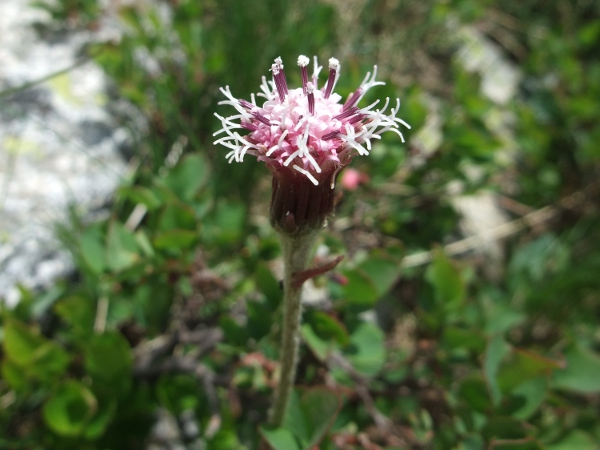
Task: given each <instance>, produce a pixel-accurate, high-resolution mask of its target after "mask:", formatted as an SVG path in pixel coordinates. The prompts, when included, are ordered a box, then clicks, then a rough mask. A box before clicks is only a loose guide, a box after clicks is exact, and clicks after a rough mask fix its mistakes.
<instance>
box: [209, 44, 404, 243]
mask: <svg viewBox="0 0 600 450" xmlns="http://www.w3.org/2000/svg"><path fill="white" fill-rule="evenodd" d="M309 61H310V60H309V59H308V58H307V57H306V56H304V55H300V56H299V57H298V66H300V72H301V75H302V87H299V88H296V89H291V90H290V89H289V88H288V85H287V81H286V77H285V72H284V66H283V61H282V60H281V58H276V59H275V62H274V64H273V65H272V66H271V72H272V77H273V79H272V80H270V81H267V78H266V77H264V76H263V78H262V85H261V92H259V93H258V94H256V95H254V94H252V95H251V98H250V101H247V100H243V99H238V98H236V97H234V96H233V94H232V93H231V91H230V89H229V86H226V87H225V88H221V92H222V93H223V94H224V95H225V97H227V100H223V101H222V102H219V104H220V105H231V106H233V107H234V108H235V109H236V112H237V114H234V115H232V116H229V117H222V116H220V115H219V114H215V115H216V116H217V117H218V118H219V120H221V124H222V126H223V127H222V128H221V129H220V130H219V131H217V132H216V133H215V136H216V135H222V134H224V136H222V137H220V138H219V139H218V140H217V141H215V144H221V145H223V146H225V147H227V148H229V149H230V150H231V151H230V152H229V153H228V154H227V155H226V157H227V158H228V159H229V162H232V161H236V162H242V161H243V160H244V157H245V156H246V155H252V156H255V157H256V158H257V159H258V160H259V161H263V162H264V163H266V164H267V167H269V169H270V170H271V171H272V172H273V197H272V199H271V222H272V223H273V225H274V226H275V227H276V228H277V229H279V230H280V231H284V232H289V233H297V232H302V231H303V230H304V229H305V228H310V229H313V228H318V227H321V226H322V225H323V223H324V222H325V220H326V218H327V216H328V215H330V214H331V213H332V212H333V189H334V187H335V180H336V177H337V175H338V174H339V172H340V171H341V170H342V169H343V168H344V167H346V166H347V165H348V164H349V163H350V161H351V159H352V157H354V156H355V155H368V154H369V152H370V150H371V145H372V141H373V139H380V138H381V134H382V133H384V132H386V131H392V132H394V133H396V134H398V135H399V136H400V139H402V142H404V137H403V136H402V133H401V132H400V130H399V128H400V125H403V126H405V127H407V128H410V126H409V125H408V124H407V123H406V122H404V121H403V120H402V119H400V118H397V117H396V114H397V113H398V110H399V109H400V100H399V99H396V103H395V106H394V107H391V108H390V110H389V112H388V113H386V111H387V110H388V107H389V106H390V105H389V103H390V101H389V98H388V99H386V101H385V103H384V105H383V107H382V108H380V109H379V108H376V106H378V105H379V103H380V102H379V100H378V101H376V102H375V103H372V104H371V105H369V106H366V107H364V108H359V107H358V103H359V102H360V100H361V99H362V97H363V96H364V95H365V93H366V92H367V91H368V90H369V89H371V88H372V87H373V86H377V85H383V84H385V83H383V82H381V81H376V76H377V66H375V67H374V69H373V74H372V75H371V73H370V72H369V73H367V76H366V77H365V79H364V80H363V82H362V84H361V85H360V87H359V88H358V89H357V90H356V91H354V92H353V93H351V94H350V95H349V96H348V98H347V99H346V101H345V103H341V97H340V96H339V95H338V94H336V93H334V92H333V89H334V87H335V84H336V82H337V80H338V77H339V74H340V63H339V61H338V60H337V59H335V58H330V59H329V76H328V78H327V82H326V83H325V85H324V86H323V87H322V88H321V89H319V87H318V76H319V73H320V72H321V69H322V67H321V66H319V65H318V62H317V58H316V56H315V57H314V70H313V73H312V76H310V77H309V74H308V69H307V66H308V64H309ZM257 97H263V98H264V99H265V101H264V103H263V104H262V106H261V105H259V103H258V102H257V99H256V98H257ZM241 130H247V131H248V132H247V134H244V135H242V134H240V131H241Z"/></svg>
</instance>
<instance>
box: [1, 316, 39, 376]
mask: <svg viewBox="0 0 600 450" xmlns="http://www.w3.org/2000/svg"><path fill="white" fill-rule="evenodd" d="M44 342H46V339H45V338H44V337H43V336H41V335H40V334H39V333H38V332H37V331H33V330H31V329H30V328H29V327H27V326H26V325H25V324H23V323H21V322H18V321H16V320H7V321H6V322H5V323H4V351H5V352H6V355H7V356H8V357H9V358H10V359H11V360H12V361H14V362H15V363H16V364H18V365H20V366H26V365H28V364H29V363H31V362H32V361H33V359H34V358H35V351H36V350H37V349H38V348H39V347H40V346H41V345H42V344H43V343H44Z"/></svg>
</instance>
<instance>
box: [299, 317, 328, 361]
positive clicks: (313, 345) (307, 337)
mask: <svg viewBox="0 0 600 450" xmlns="http://www.w3.org/2000/svg"><path fill="white" fill-rule="evenodd" d="M300 332H301V334H302V339H304V342H306V345H308V347H309V348H310V349H311V350H312V352H313V353H314V355H315V356H316V357H317V358H318V359H319V360H320V361H323V362H325V360H326V359H327V356H328V355H329V352H330V351H331V350H333V349H334V348H335V345H334V344H333V343H332V342H331V341H326V340H324V339H321V338H320V337H319V336H317V334H316V333H315V332H314V331H313V329H312V327H311V326H310V325H309V324H307V323H305V324H303V325H302V327H301V328H300Z"/></svg>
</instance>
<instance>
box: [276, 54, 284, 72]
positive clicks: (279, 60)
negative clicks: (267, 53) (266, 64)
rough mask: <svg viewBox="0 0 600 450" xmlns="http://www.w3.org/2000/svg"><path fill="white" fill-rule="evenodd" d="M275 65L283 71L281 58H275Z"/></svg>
mask: <svg viewBox="0 0 600 450" xmlns="http://www.w3.org/2000/svg"><path fill="white" fill-rule="evenodd" d="M275 64H277V67H279V68H280V69H283V60H282V59H281V56H278V57H277V58H275Z"/></svg>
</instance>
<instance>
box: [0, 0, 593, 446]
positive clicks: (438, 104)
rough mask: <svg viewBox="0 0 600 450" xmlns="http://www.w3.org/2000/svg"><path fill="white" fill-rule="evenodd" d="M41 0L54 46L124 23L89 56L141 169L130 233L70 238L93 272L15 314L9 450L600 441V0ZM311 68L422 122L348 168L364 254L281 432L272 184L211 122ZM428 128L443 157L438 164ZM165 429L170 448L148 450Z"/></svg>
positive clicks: (308, 360) (326, 310) (3, 398)
mask: <svg viewBox="0 0 600 450" xmlns="http://www.w3.org/2000/svg"><path fill="white" fill-rule="evenodd" d="M37 3H38V6H39V7H40V8H44V9H46V10H47V11H49V12H50V13H51V16H52V18H53V21H52V22H49V23H46V24H44V25H43V26H45V27H49V28H50V29H53V30H55V31H56V30H59V31H60V30H63V29H71V30H72V29H87V30H94V29H95V28H97V27H98V26H100V25H101V24H102V20H103V19H105V18H106V17H108V16H109V15H114V14H115V12H116V13H117V16H116V17H117V18H118V20H119V21H120V23H121V25H122V26H123V27H124V29H125V30H126V31H125V34H124V35H123V36H122V38H121V39H120V40H118V41H114V42H100V43H97V44H95V45H94V46H93V47H94V48H90V49H88V51H89V52H90V54H91V55H94V59H95V60H96V62H97V63H98V64H99V65H101V66H102V68H103V69H104V70H105V71H106V73H107V74H108V75H109V77H110V78H111V80H112V83H113V91H112V95H113V96H114V100H115V101H114V103H113V104H114V105H115V111H114V112H115V114H117V115H120V116H121V117H122V120H123V123H125V124H127V125H129V126H130V128H131V132H132V135H133V136H134V137H135V139H136V141H135V146H134V148H133V150H132V154H131V158H132V159H133V161H134V162H135V166H136V167H137V169H136V170H135V173H134V174H133V175H132V176H131V177H130V178H128V179H126V180H124V181H123V185H122V187H121V188H120V190H119V191H118V192H117V193H116V195H115V198H114V201H113V203H112V204H111V205H110V216H109V218H107V219H106V220H104V221H101V222H96V223H87V222H85V221H84V220H80V219H77V218H74V219H73V222H72V223H71V224H69V225H68V226H65V227H64V228H62V229H60V230H59V232H60V233H61V236H62V237H63V238H64V242H65V245H66V246H68V248H69V249H70V250H71V251H72V254H73V257H74V259H75V261H76V264H77V273H76V275H75V276H74V277H73V278H72V279H70V280H64V281H61V282H58V283H57V284H56V286H55V287H54V288H53V289H51V290H49V291H47V292H27V291H25V290H23V293H22V295H23V299H22V301H21V302H20V303H19V305H18V306H17V307H16V308H14V309H12V310H8V309H6V308H4V309H3V310H2V312H1V319H0V320H1V340H2V347H1V353H2V365H1V378H0V405H2V407H1V408H0V447H2V448H9V449H18V448H27V449H30V448H53V449H75V448H77V449H84V448H90V449H92V448H109V449H120V448H122V449H134V448H143V447H145V446H148V445H155V446H156V447H154V448H167V446H168V445H170V444H169V442H170V443H171V444H172V443H173V442H180V443H183V444H184V445H185V446H187V447H189V448H208V449H232V448H248V449H252V448H260V445H261V444H260V442H261V441H262V442H263V443H262V445H263V446H264V445H267V444H266V442H268V443H269V444H270V445H271V446H272V447H273V448H276V449H302V448H312V447H314V446H315V445H319V448H322V449H334V448H341V449H351V448H367V449H379V448H386V449H402V448H404V449H450V448H453V449H462V450H476V449H515V450H517V449H519V450H521V449H522V450H525V449H527V450H529V449H547V450H561V449H573V448H577V449H582V450H592V449H598V448H600V447H599V445H598V442H600V425H599V423H600V421H599V420H598V406H599V403H600V376H599V374H600V353H599V352H600V334H599V332H598V326H597V323H598V317H600V316H599V314H600V278H599V277H598V273H599V270H600V244H599V243H600V236H599V235H598V234H599V230H600V227H598V224H599V218H600V213H599V211H598V206H597V205H598V193H599V186H598V179H599V161H600V152H599V148H600V147H598V140H599V139H600V125H599V124H598V121H597V112H598V106H597V101H598V98H600V61H599V60H598V58H597V56H596V50H597V48H598V45H599V44H600V21H599V20H598V19H597V17H600V6H599V5H600V4H599V3H597V2H593V1H583V0H579V1H558V2H541V1H536V0H525V1H520V2H514V3H510V4H508V3H507V2H500V1H496V0H487V1H484V2H482V1H477V0H449V1H444V2H407V1H385V0H383V1H381V0H377V1H352V2H337V1H334V0H331V1H327V2H325V1H323V2H317V1H309V2H302V3H300V2H291V1H274V0H262V1H259V2H234V1H232V0H221V1H219V2H216V1H205V2H197V1H193V0H178V1H171V2H156V3H150V2H138V3H132V4H129V3H127V4H126V3H125V2H124V3H123V4H122V5H121V4H120V3H119V2H116V3H115V5H116V10H115V9H114V7H115V5H113V9H107V7H105V6H102V5H103V3H101V2H98V1H97V0H60V1H56V2H52V3H50V2H48V3H46V2H45V1H40V2H37ZM465 29H467V30H475V31H477V32H478V33H480V34H481V35H482V36H483V37H485V38H486V39H489V40H490V41H492V42H493V43H494V44H495V45H497V46H498V48H499V49H500V51H501V54H502V56H503V58H505V59H506V60H507V61H508V62H509V63H510V64H513V65H514V66H515V67H516V68H517V69H518V70H519V73H520V78H519V81H518V90H517V91H516V92H515V94H514V95H513V96H512V97H511V99H510V101H509V102H507V103H506V104H501V105H499V104H495V103H494V102H492V101H490V100H489V98H487V97H485V96H484V95H483V94H482V93H481V90H480V89H479V86H480V82H481V80H480V78H479V76H480V75H478V74H477V73H473V72H470V71H468V70H466V69H465V65H464V64H461V51H462V50H463V49H464V39H463V36H464V34H463V33H464V30H465ZM300 53H304V54H308V55H312V54H316V55H318V56H320V58H321V59H322V60H323V59H324V58H328V57H329V56H330V55H336V56H337V57H338V58H339V59H340V60H341V62H342V67H343V69H342V70H343V73H342V77H341V78H340V82H339V85H338V86H339V88H338V91H339V92H340V93H342V94H348V93H349V92H351V91H352V90H353V89H354V88H355V87H356V86H357V85H358V84H359V83H360V81H361V80H362V77H363V76H364V74H365V73H366V72H367V71H368V70H370V69H371V67H372V64H373V63H377V64H378V65H379V68H380V73H381V74H382V75H383V76H384V78H387V81H388V84H387V86H386V87H383V88H378V89H377V92H376V93H374V95H376V97H385V96H386V95H388V96H390V97H394V98H395V97H400V98H401V99H402V102H403V106H402V108H401V110H400V116H401V117H402V118H403V119H405V120H406V121H407V122H409V123H410V124H411V125H412V126H413V130H412V131H410V132H407V133H405V136H407V137H408V144H407V145H401V144H400V143H399V142H398V140H397V139H396V138H394V137H393V136H391V137H390V136H386V137H385V138H384V139H383V141H382V143H381V144H380V145H379V146H378V147H376V148H375V149H374V150H373V154H372V155H371V156H370V157H368V158H357V159H355V161H354V162H353V167H354V168H355V169H358V170H359V171H361V173H363V179H365V178H364V175H367V176H368V181H366V182H364V183H363V184H362V185H361V186H359V187H358V188H357V189H356V190H350V189H346V190H344V196H343V199H342V200H341V202H340V204H339V206H338V213H337V216H336V220H334V221H333V222H332V224H330V226H329V228H328V229H327V230H326V232H325V233H324V236H323V238H322V241H321V242H320V247H319V249H320V250H319V255H323V253H327V252H329V253H331V254H345V255H347V258H346V261H345V263H344V264H343V265H342V266H341V269H340V270H339V271H338V272H336V273H334V274H331V275H330V276H329V277H323V278H322V279H319V280H316V282H315V284H316V286H315V288H314V289H313V291H314V292H316V294H315V295H316V296H320V297H321V298H322V301H320V302H318V303H316V304H315V306H308V307H307V308H306V311H305V317H304V325H303V328H302V334H303V346H302V358H301V361H300V370H299V379H298V386H299V388H298V390H297V391H296V392H295V394H294V398H293V402H292V405H291V407H290V411H289V417H288V420H287V421H286V424H285V426H284V427H283V428H281V429H278V430H269V429H266V428H264V427H261V425H262V424H263V423H264V420H265V417H266V412H267V408H268V405H269V401H270V392H271V388H272V386H273V377H274V370H275V361H276V360H277V337H278V326H277V316H278V313H279V309H278V308H279V301H280V294H281V293H280V291H279V285H278V281H277V279H276V277H275V276H274V275H273V273H276V271H275V272H274V270H273V268H274V267H276V265H277V257H278V253H279V250H278V245H277V241H276V239H275V237H274V235H273V232H272V231H271V230H270V228H269V226H268V221H267V220H266V218H265V217H266V214H267V208H268V199H269V189H270V181H269V179H268V178H269V177H268V176H267V171H266V170H265V168H264V167H262V166H261V165H260V164H255V163H254V162H252V161H248V162H246V163H244V164H241V165H233V166H230V165H228V164H227V163H226V160H225V158H224V153H223V149H222V148H216V147H214V146H213V145H212V140H213V137H212V133H213V131H215V129H216V128H217V127H218V121H217V120H216V119H215V118H214V117H213V115H212V114H213V112H214V111H216V110H217V102H218V101H219V100H220V99H221V95H220V93H219V91H218V88H219V87H220V86H225V85H229V86H230V87H231V90H232V92H234V93H236V94H237V95H240V96H242V97H244V96H246V97H247V96H249V93H251V92H255V91H256V90H257V88H258V84H259V82H260V77H261V76H262V75H263V74H267V69H268V67H269V64H270V63H271V61H272V59H273V58H274V57H277V56H280V55H281V56H282V57H283V58H284V61H286V60H287V61H293V60H294V59H295V58H296V56H297V55H298V54H300ZM288 66H289V67H293V64H291V63H290V64H289V65H288ZM288 79H291V80H292V82H294V83H296V84H297V83H299V74H294V73H293V71H292V70H289V71H288ZM123 100H125V101H126V102H128V103H129V104H131V105H134V106H135V108H136V109H137V110H139V111H141V113H142V114H143V116H144V117H145V120H146V121H147V128H146V129H140V128H139V127H137V126H135V125H133V124H135V123H138V122H137V121H135V120H133V119H132V117H130V116H128V115H127V114H125V113H124V112H123V111H127V110H123V109H121V108H118V107H117V105H119V104H121V103H122V101H123ZM498 117H501V118H502V119H501V120H500V122H498ZM432 118H434V119H435V120H436V121H437V123H438V127H437V129H438V131H440V132H441V133H442V137H443V139H442V141H441V143H440V145H439V146H435V147H433V148H432V150H431V151H429V152H426V151H424V148H423V145H421V144H419V142H420V141H419V139H417V136H422V135H423V134H422V133H423V130H424V129H425V130H427V126H428V124H430V123H431V120H432ZM431 132H432V131H431V129H429V133H431ZM420 133H421V134H420ZM342 189H343V188H342ZM477 192H488V193H489V192H491V193H493V194H494V198H495V199H496V201H497V202H498V203H499V205H500V206H501V208H502V209H503V210H504V212H505V214H507V215H508V216H509V218H510V219H511V220H513V221H512V222H510V226H509V227H508V228H507V230H508V231H507V232H506V233H504V234H502V237H504V238H505V239H504V240H503V241H502V245H501V247H500V248H501V250H502V251H501V252H500V255H499V256H497V257H495V258H492V257H490V256H486V255H485V253H482V252H481V251H478V250H480V248H479V247H480V246H478V245H475V246H473V245H470V244H469V242H465V241H461V242H462V244H463V247H461V243H460V242H459V245H458V246H456V245H454V246H452V245H448V244H449V243H451V242H453V241H457V240H460V239H461V234H460V228H459V220H460V216H459V214H458V213H457V212H456V210H455V208H454V207H453V205H455V204H454V203H453V199H454V198H455V197H456V195H457V193H462V194H471V193H477ZM496 231H497V230H496ZM444 245H446V246H445V247H444ZM465 250H468V251H465ZM157 417H161V418H162V419H161V420H162V421H163V422H164V421H166V422H167V423H173V424H174V425H173V426H172V428H173V429H174V430H175V431H176V434H175V436H170V437H168V436H167V437H165V435H164V433H163V435H161V434H160V433H156V432H151V430H152V427H153V425H154V424H155V423H156V421H157ZM165 418H167V419H169V420H170V421H171V422H169V420H167V419H165ZM167 434H168V433H167ZM161 439H163V440H165V439H166V440H167V441H168V442H161Z"/></svg>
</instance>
